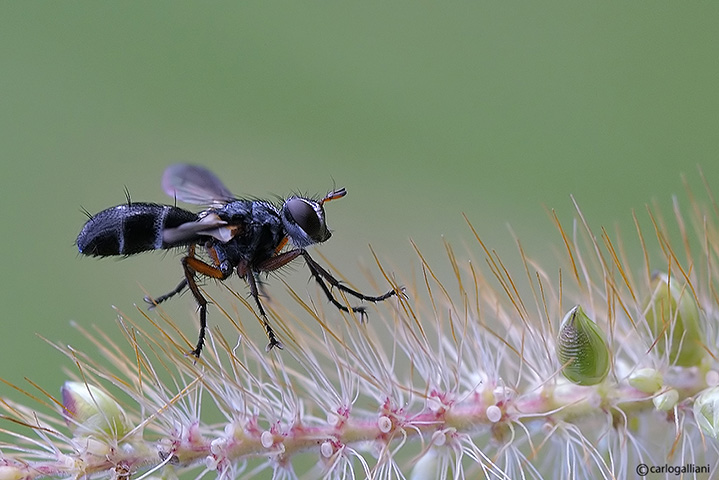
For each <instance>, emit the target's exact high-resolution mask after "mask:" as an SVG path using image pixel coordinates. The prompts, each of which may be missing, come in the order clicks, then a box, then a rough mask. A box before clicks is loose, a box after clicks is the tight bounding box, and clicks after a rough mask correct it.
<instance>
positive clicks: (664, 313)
mask: <svg viewBox="0 0 719 480" xmlns="http://www.w3.org/2000/svg"><path fill="white" fill-rule="evenodd" d="M652 290H653V291H652V295H651V297H650V298H649V300H648V302H647V305H646V309H645V310H646V312H647V313H646V319H647V323H648V324H649V329H650V330H651V332H652V334H653V335H654V338H655V339H657V338H658V341H657V344H656V348H657V351H658V352H659V354H661V355H664V354H665V352H666V351H667V348H669V361H670V362H671V363H676V365H678V366H680V367H693V366H696V365H699V364H700V363H701V361H702V359H703V358H704V356H705V350H704V349H703V348H702V341H701V331H700V329H699V309H698V308H697V304H696V302H695V301H694V297H693V296H692V292H691V291H690V290H689V289H688V288H686V287H685V286H684V285H682V284H680V283H679V282H678V281H677V280H675V279H673V278H672V279H670V278H669V277H668V276H667V275H666V274H663V273H662V274H655V275H654V276H653V278H652ZM667 342H669V347H667Z"/></svg>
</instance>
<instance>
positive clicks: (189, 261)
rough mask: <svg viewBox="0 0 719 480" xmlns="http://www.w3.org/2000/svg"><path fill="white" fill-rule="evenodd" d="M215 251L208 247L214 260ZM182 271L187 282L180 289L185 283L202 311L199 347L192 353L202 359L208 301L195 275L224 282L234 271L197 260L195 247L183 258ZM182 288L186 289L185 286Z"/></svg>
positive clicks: (215, 256)
mask: <svg viewBox="0 0 719 480" xmlns="http://www.w3.org/2000/svg"><path fill="white" fill-rule="evenodd" d="M213 250H214V249H212V248H211V247H208V251H209V252H210V255H211V256H212V257H213V258H217V255H216V254H215V252H214V251H213ZM182 269H183V270H184V272H185V280H184V282H180V285H178V288H179V287H180V286H181V285H182V284H183V283H185V285H186V286H187V287H189V288H190V291H191V292H192V296H193V297H195V301H196V302H197V305H198V307H199V309H200V334H199V338H198V339H197V345H196V346H195V349H194V350H192V351H191V352H190V353H191V354H192V355H194V356H195V357H197V358H200V352H202V347H203V346H204V345H205V332H206V330H207V300H206V299H205V297H204V296H202V292H200V287H198V286H197V282H196V281H195V273H199V274H200V275H204V276H206V277H210V278H215V279H217V280H224V279H226V278H227V277H229V276H230V274H231V273H232V269H231V268H226V267H225V268H223V267H222V266H220V267H217V266H213V265H209V264H207V263H205V262H203V261H202V260H200V259H198V258H196V257H195V248H194V246H191V247H190V249H189V251H188V254H187V256H186V257H183V258H182ZM182 288H184V286H183V287H182ZM182 288H180V290H182ZM175 293H177V292H175ZM172 295H174V293H172V292H171V293H170V294H168V296H167V298H169V297H170V296H172Z"/></svg>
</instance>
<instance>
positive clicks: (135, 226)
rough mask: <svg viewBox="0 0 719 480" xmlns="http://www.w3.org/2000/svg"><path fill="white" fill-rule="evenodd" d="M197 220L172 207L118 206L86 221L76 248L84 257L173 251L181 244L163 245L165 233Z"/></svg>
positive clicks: (191, 215) (142, 204) (156, 205)
mask: <svg viewBox="0 0 719 480" xmlns="http://www.w3.org/2000/svg"><path fill="white" fill-rule="evenodd" d="M196 219H197V215H196V214H194V213H192V212H188V211H187V210H183V209H181V208H177V207H172V206H169V205H159V204H156V203H131V204H125V205H118V206H116V207H112V208H108V209H107V210H103V211H102V212H100V213H98V214H97V215H95V216H93V217H92V218H90V220H88V221H87V223H86V224H85V226H84V227H83V228H82V231H81V232H80V235H78V237H77V248H78V249H79V250H80V253H82V254H85V255H93V256H102V257H104V256H109V255H132V254H135V253H140V252H145V251H147V250H159V249H163V248H171V247H175V246H179V245H181V244H168V243H166V242H164V241H163V235H162V233H163V230H165V229H167V228H175V227H178V226H180V225H182V224H184V223H188V222H194V221H195V220H196Z"/></svg>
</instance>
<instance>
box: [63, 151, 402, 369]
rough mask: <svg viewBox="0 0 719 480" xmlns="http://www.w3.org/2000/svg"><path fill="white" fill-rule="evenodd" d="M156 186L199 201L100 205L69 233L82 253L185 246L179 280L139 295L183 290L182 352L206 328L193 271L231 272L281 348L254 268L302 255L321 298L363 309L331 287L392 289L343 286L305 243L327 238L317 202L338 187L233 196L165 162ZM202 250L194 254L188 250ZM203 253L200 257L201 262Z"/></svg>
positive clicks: (207, 177) (196, 170)
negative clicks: (186, 314)
mask: <svg viewBox="0 0 719 480" xmlns="http://www.w3.org/2000/svg"><path fill="white" fill-rule="evenodd" d="M162 189H163V191H164V192H165V193H166V194H167V195H169V196H170V197H173V198H175V199H176V200H181V201H183V202H187V203H191V204H197V205H206V206H207V208H206V209H205V210H203V211H201V212H199V213H193V212H190V211H188V210H184V209H182V208H178V207H176V206H173V205H162V204H157V203H146V202H132V201H130V199H129V196H128V201H127V203H125V204H122V205H117V206H115V207H111V208H108V209H106V210H103V211H101V212H100V213H98V214H96V215H94V216H90V219H89V220H88V221H87V223H85V226H84V227H83V228H82V231H80V234H79V235H78V237H77V242H76V243H77V247H78V249H79V251H80V253H82V254H83V255H89V256H96V257H107V256H115V255H122V256H129V255H134V254H137V253H140V252H145V251H149V250H167V249H172V248H178V247H180V248H185V249H186V255H185V256H184V257H182V259H181V263H182V271H183V274H184V275H183V278H182V280H181V281H180V283H179V284H178V285H177V287H175V288H174V289H173V290H172V291H170V292H168V293H166V294H164V295H161V296H159V297H155V298H150V297H145V301H146V302H147V303H149V304H150V305H157V304H159V303H162V302H164V301H165V300H167V299H169V298H171V297H173V296H175V295H177V294H178V293H180V292H182V291H184V290H185V289H186V288H189V290H190V292H192V296H193V297H194V298H195V300H196V301H197V304H198V307H199V311H200V333H199V338H198V340H197V345H196V346H195V348H194V349H193V350H192V351H191V352H190V353H191V354H192V355H194V356H195V357H198V358H199V356H200V352H202V347H203V345H204V343H205V330H206V328H207V300H206V299H205V297H204V296H203V295H202V292H201V291H200V288H199V287H198V285H197V281H196V277H197V276H198V275H199V276H202V277H207V278H214V279H216V280H221V281H222V280H226V279H227V278H228V277H230V276H231V275H232V274H233V273H235V272H236V273H237V275H238V276H240V277H242V278H243V279H244V280H245V281H246V282H247V285H248V286H249V290H250V295H251V296H252V298H254V300H255V303H256V305H257V309H258V311H259V313H260V318H261V319H262V323H263V327H264V329H265V332H266V333H267V338H268V340H269V343H268V345H267V350H268V351H269V350H271V349H272V348H275V347H277V348H282V344H281V343H280V342H279V340H278V339H277V336H276V335H275V333H274V331H273V330H272V327H271V326H270V324H269V321H268V319H267V314H266V313H265V309H264V308H263V307H262V302H260V295H259V289H258V284H259V281H260V274H262V273H270V272H273V271H275V270H277V269H279V268H282V267H284V266H285V265H287V264H288V263H290V262H292V261H293V260H295V259H297V258H299V257H302V259H304V261H305V264H306V265H307V267H308V268H309V270H310V273H311V274H312V277H313V278H314V279H315V281H317V283H318V284H319V286H320V288H321V290H322V291H323V292H324V293H325V295H326V296H327V299H328V300H329V301H330V302H331V303H332V304H333V305H334V306H335V307H337V308H338V309H339V310H342V311H345V312H349V311H353V312H357V313H359V314H360V315H366V312H365V307H363V306H359V307H349V308H348V307H347V306H345V305H344V304H342V303H340V302H339V301H338V300H337V299H336V298H335V297H334V295H333V294H332V291H331V288H337V289H338V290H341V291H343V292H345V293H347V294H349V295H351V296H353V297H356V298H358V299H360V300H363V301H368V302H380V301H382V300H386V299H388V298H390V297H392V296H393V295H396V294H397V291H396V290H390V291H389V292H387V293H385V294H384V295H378V296H371V295H365V294H364V293H361V292H358V291H356V290H353V289H351V288H349V287H347V286H345V285H343V284H342V283H341V282H340V281H339V280H337V279H336V278H335V277H334V276H333V275H332V274H331V273H330V272H328V271H327V270H326V269H325V268H324V267H322V266H321V265H320V264H318V263H317V262H316V261H315V260H314V259H313V258H312V257H311V256H310V254H309V253H308V252H307V250H306V248H307V247H309V246H311V245H314V244H317V243H322V242H325V241H327V240H328V239H329V238H330V236H331V235H332V234H331V232H330V231H329V230H328V228H327V223H326V221H325V210H324V204H325V203H327V202H329V201H331V200H336V199H338V198H342V197H344V196H345V195H346V194H347V191H346V190H345V189H344V188H340V189H337V190H333V191H331V192H329V193H328V194H327V195H325V196H324V197H322V198H320V199H313V198H307V197H303V196H298V195H295V196H290V197H288V198H286V199H285V200H284V201H283V203H282V205H281V206H279V207H278V206H276V205H274V204H272V203H271V202H268V201H264V200H246V199H239V198H237V197H235V196H234V195H233V194H232V193H231V192H230V191H229V190H228V189H227V187H225V185H224V184H223V183H222V181H221V180H220V179H219V178H218V177H217V176H216V175H215V174H214V173H212V172H211V171H209V170H208V169H206V168H204V167H200V166H196V165H186V164H176V165H171V166H169V167H168V168H167V169H166V170H165V172H164V174H163V176H162ZM197 249H202V251H204V254H205V255H203V257H202V258H200V257H198V256H197V254H196V250H197ZM205 258H206V259H207V260H205Z"/></svg>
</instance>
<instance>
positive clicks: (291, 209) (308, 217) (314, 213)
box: [284, 198, 330, 243]
mask: <svg viewBox="0 0 719 480" xmlns="http://www.w3.org/2000/svg"><path fill="white" fill-rule="evenodd" d="M284 210H285V216H286V217H287V219H288V220H289V221H290V222H291V223H292V224H294V225H295V226H296V227H299V229H301V230H302V232H304V233H305V235H307V236H308V237H309V238H310V239H311V240H312V243H318V242H324V241H325V240H327V239H328V238H330V232H329V230H327V225H326V224H325V218H324V210H323V209H322V206H321V205H320V204H319V203H317V202H312V203H311V202H310V201H308V200H305V199H303V198H291V199H289V200H287V202H285V208H284ZM301 243H304V242H301Z"/></svg>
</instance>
